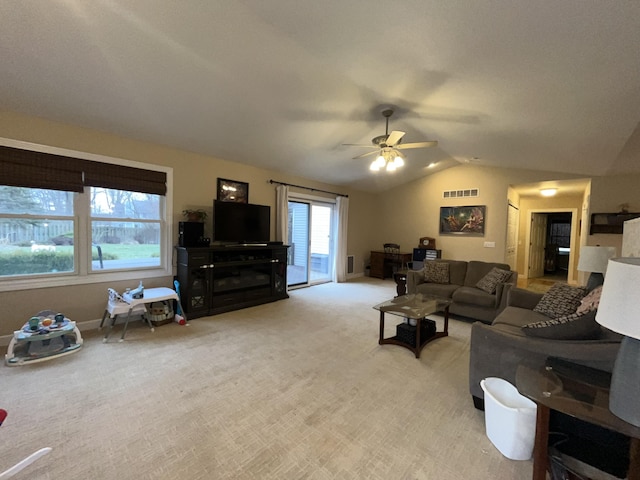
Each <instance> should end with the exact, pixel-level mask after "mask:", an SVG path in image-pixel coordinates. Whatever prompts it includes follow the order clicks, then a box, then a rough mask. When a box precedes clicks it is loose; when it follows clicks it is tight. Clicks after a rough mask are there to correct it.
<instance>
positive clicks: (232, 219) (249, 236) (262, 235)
mask: <svg viewBox="0 0 640 480" xmlns="http://www.w3.org/2000/svg"><path fill="white" fill-rule="evenodd" d="M270 229H271V207H269V206H267V205H254V204H251V203H235V202H221V201H220V200H214V202H213V239H214V240H215V241H217V242H238V243H266V242H268V241H269V235H270Z"/></svg>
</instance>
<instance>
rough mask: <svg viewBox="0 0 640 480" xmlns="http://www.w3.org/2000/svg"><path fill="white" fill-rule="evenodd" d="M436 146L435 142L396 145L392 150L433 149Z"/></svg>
mask: <svg viewBox="0 0 640 480" xmlns="http://www.w3.org/2000/svg"><path fill="white" fill-rule="evenodd" d="M436 145H438V142H437V141H435V140H434V141H432V142H415V143H403V144H401V145H396V146H395V147H394V148H397V149H398V150H404V149H406V148H426V147H435V146H436Z"/></svg>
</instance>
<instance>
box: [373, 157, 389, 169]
mask: <svg viewBox="0 0 640 480" xmlns="http://www.w3.org/2000/svg"><path fill="white" fill-rule="evenodd" d="M386 163H387V161H386V160H385V158H384V157H383V156H382V155H380V156H379V157H378V158H376V161H375V164H376V165H377V166H378V168H382V167H384V166H385V165H386Z"/></svg>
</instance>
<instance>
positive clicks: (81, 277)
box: [0, 137, 173, 292]
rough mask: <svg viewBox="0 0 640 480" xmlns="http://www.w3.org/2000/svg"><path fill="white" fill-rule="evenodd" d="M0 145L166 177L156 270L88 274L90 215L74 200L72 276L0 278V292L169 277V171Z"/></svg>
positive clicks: (116, 160) (1, 141)
mask: <svg viewBox="0 0 640 480" xmlns="http://www.w3.org/2000/svg"><path fill="white" fill-rule="evenodd" d="M0 145H3V146H7V147H14V148H20V149H25V150H32V151H36V152H42V153H50V154H54V155H61V156H67V157H74V158H79V159H83V160H89V161H94V162H101V163H109V164H114V165H120V166H128V167H134V168H140V169H143V170H150V171H156V172H164V173H165V174H166V178H167V180H166V186H167V191H166V194H165V195H164V198H163V199H161V201H160V217H161V218H160V229H161V233H160V266H159V267H144V268H138V269H133V270H132V269H124V270H110V271H98V270H94V271H91V265H90V259H91V257H90V255H91V252H90V249H91V231H90V228H91V227H90V225H91V211H90V208H89V202H88V201H86V202H85V201H81V200H79V198H76V199H75V201H74V217H75V224H76V226H75V229H76V231H75V232H74V235H75V238H77V239H78V248H77V249H76V252H75V257H74V261H75V262H76V265H77V267H76V268H75V271H74V272H64V273H60V274H50V273H47V274H42V275H29V276H28V277H24V278H23V277H17V276H11V277H6V278H0V292H6V291H16V290H30V289H36V288H47V287H60V286H73V285H81V284H87V283H91V284H93V283H109V282H118V281H124V280H136V281H138V280H143V279H146V278H157V277H163V276H173V265H172V259H173V247H172V244H173V242H172V239H173V222H172V221H171V219H172V218H173V168H172V167H165V166H161V165H154V164H150V163H142V162H137V161H133V160H127V159H123V158H116V157H109V156H105V155H98V154H93V153H87V152H80V151H76V150H69V149H64V148H58V147H51V146H47V145H40V144H35V143H30V142H23V141H19V140H13V139H9V138H3V137H0ZM88 190H89V187H86V188H85V192H83V193H80V194H78V197H80V198H81V196H83V195H89V193H88Z"/></svg>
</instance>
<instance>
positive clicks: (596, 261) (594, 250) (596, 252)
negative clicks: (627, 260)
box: [578, 246, 616, 273]
mask: <svg viewBox="0 0 640 480" xmlns="http://www.w3.org/2000/svg"><path fill="white" fill-rule="evenodd" d="M615 256H616V247H591V246H584V247H582V248H580V260H578V270H579V271H581V272H592V273H605V272H606V271H607V262H608V261H609V259H610V258H613V257H615Z"/></svg>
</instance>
